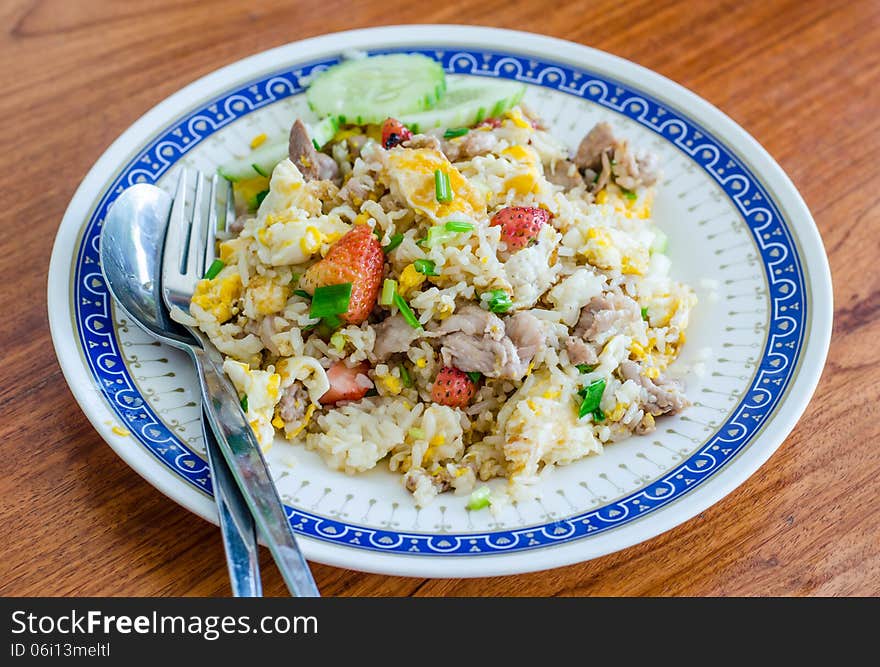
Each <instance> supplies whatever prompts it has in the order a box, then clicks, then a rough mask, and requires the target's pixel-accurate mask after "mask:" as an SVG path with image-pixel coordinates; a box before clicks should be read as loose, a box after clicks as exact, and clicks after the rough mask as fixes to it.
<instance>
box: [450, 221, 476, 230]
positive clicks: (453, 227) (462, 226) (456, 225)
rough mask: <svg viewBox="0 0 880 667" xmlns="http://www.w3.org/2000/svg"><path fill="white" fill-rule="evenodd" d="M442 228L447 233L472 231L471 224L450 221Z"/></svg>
mask: <svg viewBox="0 0 880 667" xmlns="http://www.w3.org/2000/svg"><path fill="white" fill-rule="evenodd" d="M443 226H444V227H445V228H446V231H447V232H470V231H473V229H474V226H473V224H471V223H470V222H463V221H461V220H450V221H449V222H447V223H446V224H445V225H443Z"/></svg>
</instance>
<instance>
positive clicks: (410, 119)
mask: <svg viewBox="0 0 880 667" xmlns="http://www.w3.org/2000/svg"><path fill="white" fill-rule="evenodd" d="M525 92H526V87H525V84H522V83H518V82H516V81H506V80H502V79H483V78H480V79H477V78H476V77H464V78H456V79H452V78H450V79H449V83H448V84H447V86H446V94H445V95H444V96H443V97H442V98H441V100H440V102H439V103H438V104H437V106H435V107H434V108H433V109H431V110H429V111H422V112H420V113H411V114H404V115H403V116H402V117H401V118H400V120H401V121H403V122H404V123H405V124H406V126H407V127H408V128H409V129H411V130H412V131H413V132H423V131H425V130H429V129H431V128H432V127H471V126H473V125H476V124H477V123H479V122H480V121H481V120H483V119H484V118H491V117H493V116H500V115H501V114H503V113H504V112H505V111H507V110H508V109H510V108H512V107H513V106H514V105H516V104H517V103H518V102H519V101H520V100H521V99H522V96H523V93H525Z"/></svg>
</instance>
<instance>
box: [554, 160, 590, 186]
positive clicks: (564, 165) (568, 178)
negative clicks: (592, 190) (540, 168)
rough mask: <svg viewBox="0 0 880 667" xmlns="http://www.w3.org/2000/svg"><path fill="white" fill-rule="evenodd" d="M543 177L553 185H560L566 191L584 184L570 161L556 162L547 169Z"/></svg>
mask: <svg viewBox="0 0 880 667" xmlns="http://www.w3.org/2000/svg"><path fill="white" fill-rule="evenodd" d="M544 176H545V177H546V178H547V180H548V181H550V182H551V183H553V184H554V185H561V186H562V187H563V188H565V189H566V190H571V189H572V188H576V187H577V186H579V185H583V184H584V178H583V176H581V172H580V171H578V168H577V165H576V164H575V163H574V162H572V161H571V160H556V162H554V163H552V164H551V165H550V167H548V168H547V170H546V172H545V173H544Z"/></svg>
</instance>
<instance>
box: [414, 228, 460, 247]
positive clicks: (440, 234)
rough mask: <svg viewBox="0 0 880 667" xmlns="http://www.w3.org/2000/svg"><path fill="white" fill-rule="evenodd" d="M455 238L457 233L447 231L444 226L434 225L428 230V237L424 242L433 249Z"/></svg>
mask: <svg viewBox="0 0 880 667" xmlns="http://www.w3.org/2000/svg"><path fill="white" fill-rule="evenodd" d="M453 238H455V232H450V231H447V229H446V227H445V226H443V225H434V226H433V227H431V228H429V229H428V235H427V236H426V237H425V239H424V241H423V242H422V244H423V245H426V246H428V247H429V248H433V247H434V246H435V245H437V244H438V243H443V242H445V241H449V240H450V239H453Z"/></svg>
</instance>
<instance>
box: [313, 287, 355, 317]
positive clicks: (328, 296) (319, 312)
mask: <svg viewBox="0 0 880 667" xmlns="http://www.w3.org/2000/svg"><path fill="white" fill-rule="evenodd" d="M350 301H351V283H342V284H341V285H326V286H324V287H318V288H316V289H315V293H314V295H313V296H312V306H311V308H309V317H323V318H327V317H329V316H330V315H341V314H342V313H345V312H347V311H348V304H349V302H350ZM337 319H338V318H337Z"/></svg>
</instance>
